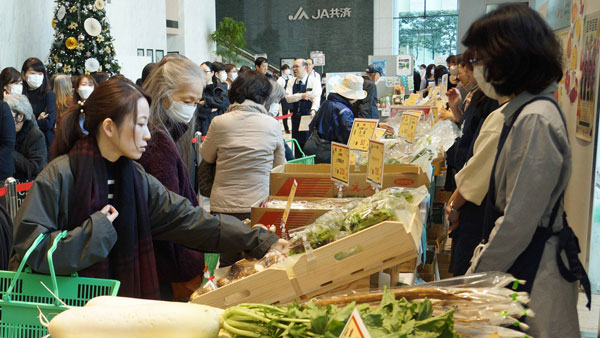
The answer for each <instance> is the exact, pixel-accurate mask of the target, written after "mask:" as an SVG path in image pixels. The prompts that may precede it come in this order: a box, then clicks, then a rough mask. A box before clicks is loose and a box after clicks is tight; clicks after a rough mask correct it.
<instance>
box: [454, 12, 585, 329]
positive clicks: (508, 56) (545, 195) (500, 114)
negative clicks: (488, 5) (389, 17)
mask: <svg viewBox="0 0 600 338" xmlns="http://www.w3.org/2000/svg"><path fill="white" fill-rule="evenodd" d="M462 42H463V45H465V46H467V48H469V49H471V50H473V51H474V53H475V55H474V57H473V59H472V60H471V63H472V64H473V66H474V67H473V75H474V77H475V80H476V81H477V84H478V85H479V87H480V88H481V90H482V91H483V92H484V93H485V94H486V95H487V96H488V97H490V98H493V99H498V101H499V103H500V104H501V106H500V108H499V109H497V110H495V111H494V112H493V113H492V114H491V115H490V116H489V117H488V118H487V119H486V121H485V123H486V124H488V125H489V124H491V122H493V125H494V126H493V127H495V128H491V129H493V130H494V131H495V134H496V135H499V136H497V137H496V138H495V142H493V144H492V145H491V147H489V149H488V150H487V151H488V152H490V153H492V154H494V155H495V156H493V157H492V158H489V157H488V160H487V161H486V167H487V168H486V172H482V169H481V168H480V170H479V172H477V175H475V176H478V177H488V178H489V179H488V182H489V184H488V188H487V191H486V193H487V199H485V200H484V201H483V203H484V205H485V217H484V222H483V226H482V233H483V235H482V237H483V239H484V242H482V243H485V244H481V245H480V246H479V247H478V248H477V250H476V251H475V254H474V257H473V260H472V264H471V267H470V271H471V272H485V271H502V272H508V273H510V274H512V275H513V276H515V277H516V278H518V279H519V280H522V281H525V284H524V285H520V286H519V287H518V288H517V291H526V292H528V293H529V294H530V298H531V300H530V302H529V305H528V306H529V308H530V309H532V310H533V311H534V312H535V317H533V318H532V317H527V318H526V323H527V324H528V325H529V326H530V329H529V330H528V331H527V333H528V334H529V335H531V336H534V337H542V338H546V337H564V338H571V337H573V338H574V337H580V336H581V334H580V330H579V323H578V317H577V297H578V286H579V285H578V284H579V283H578V281H579V282H581V285H582V286H583V289H584V290H585V292H586V294H587V296H588V300H589V299H590V296H591V295H590V284H589V280H588V278H587V275H586V273H585V270H584V268H583V266H582V264H581V262H580V261H579V259H578V253H579V246H578V244H577V237H576V236H575V235H574V233H573V232H572V230H571V228H570V227H569V225H568V222H567V217H566V215H565V213H564V206H563V205H564V201H563V200H564V193H565V190H566V187H567V185H568V183H569V178H570V175H571V149H570V145H569V138H568V135H567V126H566V121H565V116H563V113H562V112H561V110H560V108H559V107H558V105H557V103H556V102H555V100H554V97H553V93H554V92H555V91H556V88H557V87H556V84H557V82H558V81H559V80H560V79H561V77H562V72H563V68H562V54H561V50H562V49H561V47H560V44H559V42H558V40H557V38H556V35H555V34H554V32H553V31H552V29H551V28H550V27H549V26H548V25H547V23H546V22H545V21H544V19H542V18H541V17H540V15H539V14H538V13H537V12H536V11H535V10H532V9H530V8H529V7H527V6H525V5H522V4H516V3H512V4H508V5H504V6H502V7H500V8H499V9H497V10H495V11H493V12H491V13H489V14H487V15H485V16H484V17H482V18H480V19H479V20H477V21H475V22H474V23H473V25H471V27H470V28H469V30H468V31H467V33H466V35H465V38H464V39H463V41H462ZM488 122H490V123H488ZM484 129H487V128H486V126H485V125H484V126H483V127H482V130H481V134H480V136H479V138H481V136H482V134H483V132H484ZM477 142H479V139H478V141H477ZM474 147H475V148H478V147H477V144H475V146H474ZM474 151H478V149H474ZM480 151H482V150H480ZM483 151H485V150H483ZM474 158H475V155H474V156H473V158H471V160H473V159H474ZM490 160H491V162H490ZM470 179H478V178H477V177H473V178H470ZM484 186H485V184H484ZM458 211H459V212H460V210H458ZM564 262H568V263H566V264H567V265H565V263H564ZM588 306H589V304H588Z"/></svg>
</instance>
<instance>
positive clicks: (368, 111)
mask: <svg viewBox="0 0 600 338" xmlns="http://www.w3.org/2000/svg"><path fill="white" fill-rule="evenodd" d="M363 79H364V80H365V81H364V82H363V90H364V91H366V92H367V97H365V98H364V99H362V100H358V101H356V103H355V104H354V106H353V107H352V108H353V109H352V111H353V112H354V117H356V118H363V119H379V110H377V86H376V85H375V83H374V82H373V81H371V79H370V78H369V77H368V76H363Z"/></svg>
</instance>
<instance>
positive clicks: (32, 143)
mask: <svg viewBox="0 0 600 338" xmlns="http://www.w3.org/2000/svg"><path fill="white" fill-rule="evenodd" d="M4 101H5V102H6V103H7V104H8V106H9V107H10V110H11V112H12V116H13V118H14V121H15V129H16V132H17V134H16V142H15V150H13V152H12V159H13V161H14V163H15V174H14V177H15V178H16V179H17V180H20V181H31V180H34V179H35V177H36V176H37V174H39V173H40V171H42V169H43V168H44V167H45V166H46V160H47V158H48V152H47V150H46V142H45V141H44V134H43V133H42V132H41V131H40V130H39V128H38V126H37V124H36V122H35V120H34V119H33V110H32V109H31V105H30V104H29V100H28V99H27V97H26V96H25V95H20V94H14V95H13V94H7V95H5V96H4Z"/></svg>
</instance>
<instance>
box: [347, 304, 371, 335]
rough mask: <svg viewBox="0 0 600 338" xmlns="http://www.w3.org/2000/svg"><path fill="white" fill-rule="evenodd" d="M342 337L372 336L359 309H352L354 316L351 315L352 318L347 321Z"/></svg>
mask: <svg viewBox="0 0 600 338" xmlns="http://www.w3.org/2000/svg"><path fill="white" fill-rule="evenodd" d="M340 338H371V335H370V334H369V331H368V330H367V327H366V326H365V323H364V322H363V320H362V318H360V313H358V310H357V309H354V311H352V316H350V319H348V322H346V326H345V327H344V331H342V334H341V335H340Z"/></svg>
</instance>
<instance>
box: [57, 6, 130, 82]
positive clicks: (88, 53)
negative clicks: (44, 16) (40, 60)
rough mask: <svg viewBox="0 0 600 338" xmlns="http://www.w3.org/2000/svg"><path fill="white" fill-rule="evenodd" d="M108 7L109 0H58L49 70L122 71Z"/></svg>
mask: <svg viewBox="0 0 600 338" xmlns="http://www.w3.org/2000/svg"><path fill="white" fill-rule="evenodd" d="M104 7H105V0H56V9H55V12H54V17H53V18H52V27H53V28H54V43H53V44H52V47H51V48H50V56H49V57H48V71H49V73H51V74H58V73H64V74H72V75H78V74H79V75H80V74H89V73H94V72H107V73H109V74H111V75H112V74H115V73H118V72H119V70H120V69H121V67H119V64H118V63H117V60H116V59H115V49H114V47H113V38H112V37H111V35H110V25H109V23H108V19H107V18H106V10H105V9H104Z"/></svg>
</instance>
